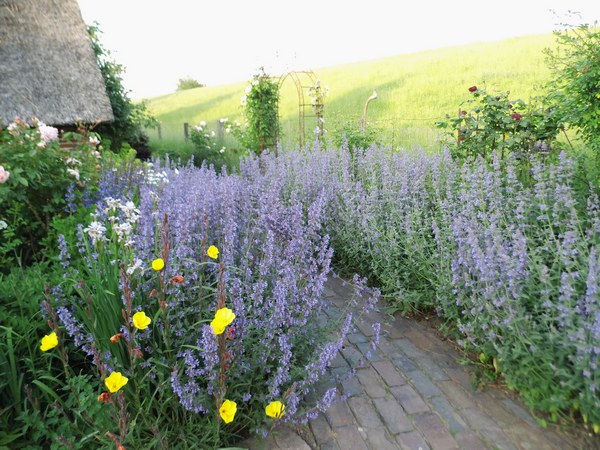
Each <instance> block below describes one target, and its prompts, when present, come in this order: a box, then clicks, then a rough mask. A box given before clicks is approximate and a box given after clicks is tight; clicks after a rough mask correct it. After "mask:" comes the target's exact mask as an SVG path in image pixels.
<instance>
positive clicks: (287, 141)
mask: <svg viewBox="0 0 600 450" xmlns="http://www.w3.org/2000/svg"><path fill="white" fill-rule="evenodd" d="M444 119H445V118H444V117H421V118H412V117H398V116H394V117H385V118H381V117H378V118H374V119H372V120H371V119H369V120H368V122H367V125H368V126H369V127H370V128H371V129H373V130H375V133H376V135H377V137H378V138H379V140H380V142H381V143H383V144H385V145H390V146H392V147H393V148H398V149H400V148H414V147H423V148H425V149H437V148H439V147H440V146H441V145H442V132H441V130H440V129H438V128H436V126H435V123H436V122H437V121H440V120H444ZM349 123H351V124H354V126H355V127H356V128H357V129H359V127H360V126H361V119H360V118H356V117H355V118H342V119H337V120H333V119H332V120H331V122H329V121H327V120H326V122H325V130H326V131H327V133H326V134H325V140H326V141H327V140H330V141H331V140H332V139H333V136H336V135H337V134H339V132H338V130H339V129H341V126H342V125H344V124H349ZM194 125H195V124H194V123H193V122H187V123H173V122H168V123H164V122H163V123H160V124H159V126H158V127H157V128H154V129H147V130H146V132H147V134H148V136H149V137H150V140H151V141H153V142H162V143H163V144H165V145H166V144H173V145H182V144H185V143H186V142H189V137H190V133H191V130H192V129H193V126H194ZM281 125H282V126H281V138H280V140H281V142H282V144H283V145H292V146H295V145H297V144H298V143H299V142H300V139H299V135H298V121H297V120H286V121H283V122H282V124H281ZM206 129H208V130H209V131H208V132H209V133H210V132H211V131H212V132H214V137H215V140H216V142H217V143H218V145H219V146H224V147H227V148H235V147H239V144H238V143H237V141H236V139H235V138H234V137H233V135H232V134H231V133H228V132H227V131H226V130H227V128H226V126H224V124H223V123H222V122H220V121H218V120H217V121H214V122H211V123H208V124H207V127H206ZM313 129H314V126H311V124H308V123H307V124H306V125H305V130H306V131H305V136H304V139H303V141H304V142H311V141H313V140H314V139H315V135H314V134H313Z"/></svg>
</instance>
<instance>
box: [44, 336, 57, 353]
mask: <svg viewBox="0 0 600 450" xmlns="http://www.w3.org/2000/svg"><path fill="white" fill-rule="evenodd" d="M57 345H58V336H57V335H56V333H55V332H54V331H53V332H52V333H50V334H47V335H46V336H44V337H43V338H42V343H41V344H40V350H41V351H43V352H46V351H48V350H50V349H52V348H54V347H56V346H57Z"/></svg>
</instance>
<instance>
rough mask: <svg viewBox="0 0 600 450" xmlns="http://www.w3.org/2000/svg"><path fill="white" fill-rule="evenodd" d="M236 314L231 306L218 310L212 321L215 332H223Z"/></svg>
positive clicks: (211, 324)
mask: <svg viewBox="0 0 600 450" xmlns="http://www.w3.org/2000/svg"><path fill="white" fill-rule="evenodd" d="M233 319H235V314H234V313H233V311H232V310H230V309H229V308H221V309H219V310H217V312H216V314H215V318H214V319H213V321H212V322H211V323H210V326H211V327H212V329H213V331H214V333H215V334H222V333H223V331H225V327H226V326H227V325H229V324H230V323H231V322H233Z"/></svg>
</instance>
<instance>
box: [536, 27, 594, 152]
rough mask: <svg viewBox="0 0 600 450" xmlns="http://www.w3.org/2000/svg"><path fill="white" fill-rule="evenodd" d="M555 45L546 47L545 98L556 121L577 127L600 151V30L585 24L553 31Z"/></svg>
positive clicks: (589, 142) (583, 137)
mask: <svg viewBox="0 0 600 450" xmlns="http://www.w3.org/2000/svg"><path fill="white" fill-rule="evenodd" d="M555 36H556V40H557V43H558V47H557V48H556V49H554V50H552V49H548V50H547V51H546V55H547V63H548V66H549V67H550V69H551V71H552V75H553V76H552V80H551V81H550V82H549V83H548V85H547V92H548V94H547V98H548V100H549V101H550V102H551V104H552V108H553V109H554V110H555V114H556V120H557V122H558V124H559V125H561V126H563V125H568V126H572V127H576V128H577V132H578V133H579V134H580V136H581V138H582V139H583V140H584V142H586V143H587V144H588V145H589V146H591V147H592V148H593V149H594V150H596V151H597V152H600V30H599V29H598V28H595V27H591V26H589V25H581V26H579V27H577V28H566V29H563V30H561V31H556V32H555Z"/></svg>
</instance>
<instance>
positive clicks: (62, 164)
mask: <svg viewBox="0 0 600 450" xmlns="http://www.w3.org/2000/svg"><path fill="white" fill-rule="evenodd" d="M34 123H35V127H33V128H30V127H29V125H28V124H27V123H25V122H24V121H22V120H20V119H17V120H15V122H13V123H11V124H10V125H9V126H8V128H6V129H4V130H0V165H1V166H2V167H3V169H4V170H5V171H8V172H9V174H10V175H9V177H8V179H6V180H5V181H4V182H3V183H0V220H1V221H2V226H0V236H1V239H0V266H1V267H2V269H3V270H4V269H8V268H9V267H10V265H11V264H14V263H16V262H21V263H25V264H27V263H29V262H31V261H32V260H34V259H40V258H41V257H42V256H43V255H41V254H40V248H41V245H40V244H41V242H42V240H43V239H44V238H45V237H46V236H47V234H48V231H49V229H50V222H51V220H52V218H54V217H57V216H61V215H64V214H65V212H66V211H65V210H66V208H67V207H68V206H69V205H73V206H74V205H75V204H76V203H80V202H81V199H82V195H83V190H84V189H91V190H93V189H94V186H95V183H96V181H97V178H98V174H97V165H98V163H99V158H100V157H101V155H100V153H99V152H98V151H97V150H96V146H97V143H98V142H99V139H98V137H97V136H96V135H95V134H94V135H92V136H89V138H88V137H86V136H84V135H81V134H77V133H68V134H66V135H65V136H63V139H64V141H65V142H70V145H69V148H62V147H61V146H60V144H59V142H58V140H57V137H58V130H56V129H55V128H52V127H48V126H46V125H44V124H43V123H41V122H34ZM67 194H68V197H69V201H68V202H67V199H66V197H65V196H66V195H67Z"/></svg>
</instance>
